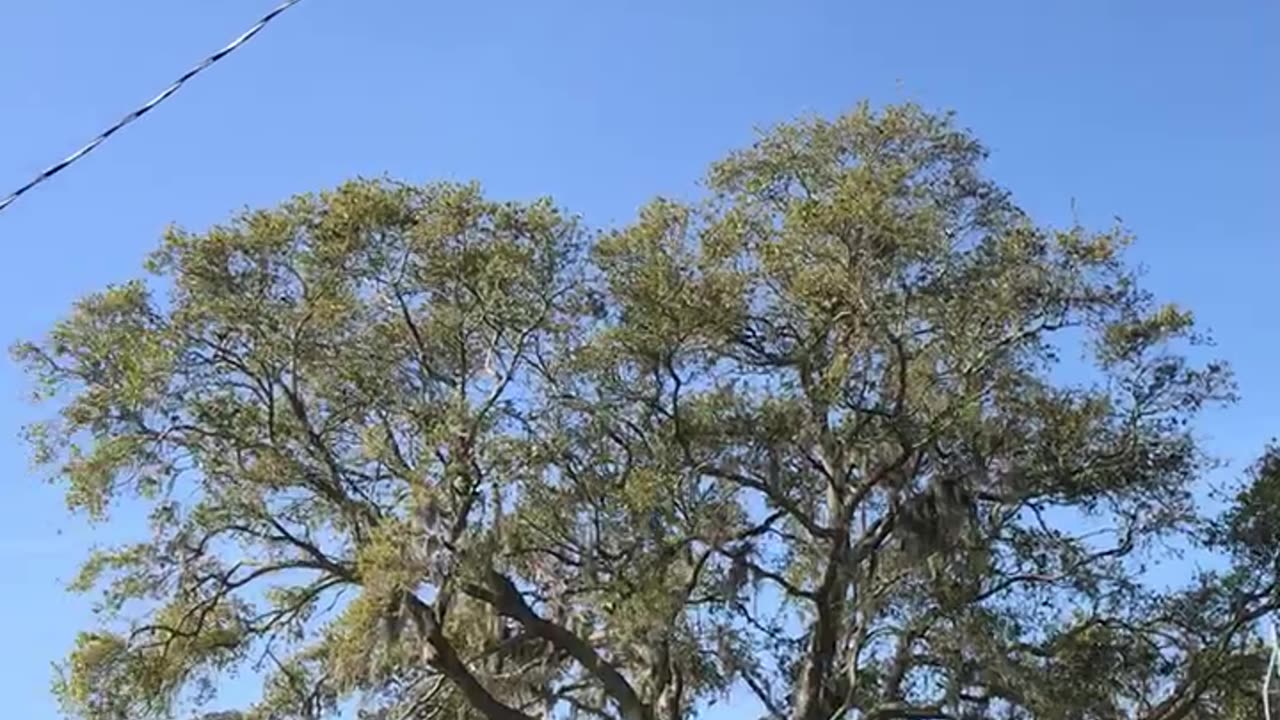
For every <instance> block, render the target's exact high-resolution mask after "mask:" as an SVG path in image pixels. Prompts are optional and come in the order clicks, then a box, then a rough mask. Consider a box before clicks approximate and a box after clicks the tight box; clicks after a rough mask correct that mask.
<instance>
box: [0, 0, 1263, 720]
mask: <svg viewBox="0 0 1280 720" xmlns="http://www.w3.org/2000/svg"><path fill="white" fill-rule="evenodd" d="M271 3H272V0H217V1H216V2H215V1H214V0H199V1H196V0H189V1H186V2H173V0H167V1H161V0H116V1H115V2H89V1H88V0H39V1H38V2H37V1H35V0H27V1H25V2H24V1H21V0H10V1H9V2H6V3H4V4H3V12H2V14H0V68H3V70H0V194H3V193H7V192H8V191H9V190H10V189H11V188H10V186H16V185H18V184H20V183H21V182H24V181H25V180H26V179H27V178H28V176H29V175H31V174H32V173H34V172H36V171H38V170H39V169H41V168H42V167H44V166H45V165H47V164H49V163H50V162H52V161H53V160H55V159H57V158H60V157H61V156H62V155H65V154H66V153H67V152H69V151H70V150H72V149H74V148H75V147H76V146H78V145H79V144H80V143H82V142H84V141H85V140H87V139H88V138H89V137H91V136H92V135H93V134H95V133H96V132H98V131H99V130H100V129H102V128H103V127H105V126H106V125H107V124H109V123H110V122H112V121H114V120H115V119H116V118H117V117H118V116H119V115H121V114H123V113H124V112H126V111H128V110H130V109H132V108H133V107H134V106H135V105H136V104H137V103H139V102H141V101H142V100H144V99H146V98H148V97H150V96H151V95H152V94H154V93H155V92H156V91H158V90H159V89H160V88H161V87H163V86H164V85H166V84H167V83H168V82H169V81H170V80H171V79H172V78H173V77H174V76H175V75H176V74H177V73H178V72H180V71H182V70H184V69H185V68H186V67H188V66H189V65H190V64H191V63H193V62H194V61H195V60H197V59H198V58H200V57H203V55H205V54H206V53H207V52H209V51H211V50H213V49H215V48H216V47H219V46H221V45H222V44H223V43H225V42H226V41H227V40H229V39H230V38H231V37H233V36H235V35H236V34H238V33H239V32H241V31H242V30H243V29H244V27H245V26H247V25H248V24H249V23H250V22H252V21H253V20H254V19H256V18H257V16H259V15H260V14H261V13H262V12H263V11H265V10H266V9H267V8H268V7H269V6H270V5H271ZM1278 37H1280V4H1277V3H1275V2H1271V1H1270V0H1251V1H1250V0H1219V1H1218V2H1209V1H1208V0H1194V1H1193V0H1166V1H1163V2H1157V1H1156V0H1133V1H1130V2H1114V1H1112V0H1091V1H1087V2H1086V1H1071V2H1068V1H1067V0H1059V1H1058V2H1028V1H1027V0H1008V1H1006V2H974V3H958V2H854V1H852V0H846V1H844V2H835V1H832V2H825V3H824V2H802V1H800V0H790V1H788V2H757V1H754V0H751V1H748V0H698V1H696V2H689V1H688V0H685V1H684V2H676V1H674V0H660V1H659V0H648V1H647V2H640V1H639V0H631V1H629V2H623V1H622V0H613V1H608V2H565V1H559V0H544V1H543V2H527V1H526V2H515V1H512V2H477V3H461V2H413V1H411V0H361V1H360V2H355V1H351V0H348V1H347V2H339V1H338V0H306V1H305V2H303V3H301V4H300V5H299V6H297V7H295V8H294V9H293V10H291V11H289V12H288V13H286V14H285V15H284V16H282V17H281V18H279V19H278V20H277V22H275V23H273V24H272V25H271V26H270V27H268V28H267V30H266V31H265V32H263V33H262V34H261V35H259V36H258V37H257V38H255V39H254V40H253V41H252V42H251V43H250V44H249V45H248V46H246V47H245V48H243V49H242V50H241V51H239V52H237V53H235V54H234V55H232V56H230V57H229V58H227V59H226V60H224V61H223V62H222V63H219V64H218V65H216V66H214V67H213V68H212V69H211V70H209V71H208V72H206V73H204V74H203V75H201V76H200V77H198V78H197V79H196V80H195V81H193V82H192V83H190V84H189V85H188V86H187V87H186V88H185V89H184V90H183V91H182V92H181V93H179V94H178V95H177V96H176V97H174V98H173V99H171V100H170V101H169V102H167V103H165V104H164V105H162V106H161V107H160V108H159V109H158V110H156V111H155V112H154V113H152V114H151V115H148V116H146V117H144V118H143V119H142V120H141V121H139V122H138V123H136V124H134V125H133V126H131V127H130V128H128V129H127V130H126V131H124V132H123V133H121V134H120V135H117V136H116V137H115V138H114V139H112V140H111V141H109V142H108V143H107V144H106V145H104V146H103V147H102V148H101V149H99V150H98V151H97V152H96V153H94V154H93V155H91V156H90V157H89V158H88V159H86V160H84V161H82V162H80V163H78V164H77V165H75V166H73V167H71V168H70V169H69V170H67V171H66V172H64V173H63V174H62V175H60V176H58V177H57V178H55V179H54V180H53V181H51V182H50V183H48V184H46V185H44V186H42V187H41V188H39V189H37V190H36V191H34V192H32V193H30V194H28V195H27V196H25V197H24V198H22V199H21V200H20V201H19V202H18V203H16V204H15V205H14V206H12V207H11V208H10V209H9V210H8V211H6V212H4V213H0V252H2V253H3V258H4V261H3V262H0V307H3V311H0V339H3V340H4V341H5V343H8V342H11V341H14V340H17V339H22V338H29V337H31V336H33V335H36V334H39V333H41V332H43V331H44V330H45V329H46V328H47V327H48V326H49V325H50V324H51V323H52V322H53V321H54V320H55V319H56V318H57V317H59V316H60V315H61V314H62V313H63V312H64V311H65V310H66V309H67V307H68V306H69V304H70V303H71V302H72V300H73V299H74V298H76V297H77V296H80V295H82V294H84V293H86V292H88V291H91V290H94V289H97V288H100V287H102V286H103V285H104V284H106V283H108V282H113V281H120V280H124V279H127V278H129V277H132V276H134V275H136V274H137V272H138V268H139V264H140V262H141V260H142V258H143V255H144V254H145V253H146V252H147V251H148V250H150V249H151V248H152V247H154V246H155V244H156V242H157V241H158V237H159V233H160V231H161V230H162V229H163V228H164V226H165V225H167V224H169V223H178V224H181V225H184V226H187V227H190V228H192V229H199V228H203V227H205V226H206V225H207V224H209V223H211V222H216V221H219V220H221V219H223V218H225V217H226V216H227V215H228V214H229V213H230V212H231V211H234V210H236V209H238V208H241V207H243V206H245V205H261V204H267V203H273V202H275V201H277V200H280V199H283V198H285V197H287V196H288V195H290V194H293V193H296V192H301V191H306V190H312V189H320V188H323V187H327V186H331V185H333V184H336V183H338V182H340V181H341V180H343V179H345V178H348V177H351V176H353V175H358V174H363V175H378V174H382V173H390V174H392V175H395V176H398V177H401V178H404V179H409V180H428V179H440V178H443V179H456V180H470V179H478V180H480V181H481V182H483V183H484V185H485V186H486V188H487V189H488V190H489V191H490V193H491V194H493V195H495V196H498V197H503V198H519V199H527V198H531V197H534V196H539V195H544V194H549V195H551V196H553V197H555V198H556V199H557V200H558V201H559V202H560V203H561V204H563V205H564V206H566V207H568V208H570V209H572V210H575V211H578V212H581V213H582V214H584V215H585V217H586V219H587V220H588V221H589V222H591V223H593V224H596V225H610V224H616V223H623V222H626V221H627V220H628V218H630V217H631V216H632V214H633V212H634V211H635V209H636V208H637V207H638V206H639V205H640V204H642V203H643V202H644V201H646V200H647V199H649V198H650V197H652V196H653V195H655V194H659V193H661V194H666V195H675V196H687V197H691V196H694V195H695V194H696V193H697V191H698V190H697V181H698V179H699V178H700V176H701V174H702V173H703V171H704V169H705V167H706V165H707V164H708V163H709V162H710V161H712V160H714V159H716V158H717V157H718V156H720V155H721V154H722V153H724V152H725V151H726V150H728V149H731V148H733V147H735V146H739V145H742V144H744V143H746V142H749V141H750V138H751V133H752V129H753V128H754V127H757V126H761V125H767V124H770V123H773V122H776V121H780V120H784V119H788V118H791V117H794V116H796V115H799V114H803V113H812V112H816V113H822V114H833V113H836V112H839V111H841V110H843V109H846V108H848V107H850V106H851V105H853V104H854V103H855V102H857V101H858V100H860V99H863V98H869V99H870V100H872V101H873V102H876V103H885V102H893V101H900V100H915V101H917V102H920V103H921V104H923V105H925V106H927V107H930V108H935V109H953V110H955V111H956V112H957V113H958V117H959V122H960V123H961V124H962V125H965V126H968V127H969V128H971V129H972V130H974V131H975V132H976V133H977V134H978V135H979V136H980V137H981V138H982V139H983V140H984V141H985V142H986V143H987V144H988V145H989V146H990V147H991V149H992V151H993V156H992V159H991V162H990V166H989V167H990V171H991V173H992V174H993V175H994V176H995V177H996V178H997V179H998V180H1000V181H1002V182H1003V183H1004V184H1006V185H1007V186H1009V187H1010V188H1012V189H1013V190H1014V192H1015V194H1016V196H1017V197H1018V198H1019V200H1020V202H1021V203H1022V204H1023V206H1024V207H1026V208H1027V209H1028V210H1030V211H1031V212H1032V213H1033V214H1034V215H1035V216H1036V217H1037V218H1039V219H1041V220H1043V221H1046V222H1052V223H1064V222H1067V221H1068V220H1069V219H1070V218H1071V203H1072V200H1073V199H1074V201H1075V208H1076V213H1077V215H1078V216H1079V217H1080V218H1081V219H1082V220H1083V221H1085V222H1086V223H1089V224H1095V225H1100V226H1105V225H1109V224H1110V223H1111V222H1112V218H1113V217H1114V216H1119V217H1121V218H1122V219H1123V221H1124V223H1125V224H1126V225H1127V226H1128V227H1129V228H1131V229H1132V230H1133V231H1134V232H1135V233H1136V234H1137V235H1138V237H1139V245H1138V248H1137V250H1136V252H1135V255H1136V258H1137V259H1138V260H1140V261H1141V262H1142V263H1144V264H1145V265H1146V266H1147V267H1148V268H1149V271H1150V274H1149V278H1150V284H1151V285H1152V287H1153V288H1155V289H1156V290H1157V291H1159V292H1160V293H1162V294H1163V295H1165V296H1167V297H1169V298H1172V299H1175V300H1178V301H1181V302H1184V303H1185V304H1187V305H1188V306H1190V307H1191V308H1192V309H1194V310H1196V311H1197V313H1198V316H1199V317H1200V319H1201V320H1202V321H1203V322H1204V323H1206V324H1207V325H1208V326H1209V327H1211V328H1212V329H1213V331H1214V334H1215V336H1216V338H1217V340H1218V344H1219V347H1218V351H1219V353H1220V355H1221V356H1222V357H1224V358H1226V359H1228V360H1230V361H1232V362H1233V363H1234V365H1235V367H1236V369H1237V372H1238V375H1239V380H1240V384H1241V390H1242V392H1243V396H1244V400H1243V402H1242V403H1240V404H1239V405H1237V406H1235V407H1233V408H1231V409H1229V410H1226V411H1221V412H1217V413H1214V414H1213V415H1211V416H1209V417H1207V418H1206V421H1205V422H1204V424H1203V426H1202V430H1203V432H1204V434H1205V435H1206V437H1207V438H1208V440H1209V442H1210V446H1211V447H1212V448H1213V449H1215V450H1216V451H1217V452H1219V453H1220V454H1221V455H1223V456H1224V457H1226V458H1228V459H1230V460H1232V461H1233V467H1234V469H1235V470H1237V471H1238V470H1239V469H1240V468H1241V466H1243V465H1246V464H1247V463H1248V461H1249V460H1250V458H1251V457H1252V456H1253V455H1255V454H1256V453H1257V452H1258V450H1259V449H1260V448H1261V447H1262V445H1263V443H1264V442H1265V441H1266V440H1267V439H1268V438H1270V437H1271V436H1272V435H1273V434H1276V433H1280V378H1278V377H1277V372H1280V365H1278V364H1277V363H1276V359H1275V358H1276V352H1277V350H1280V292H1277V287H1276V283H1278V282H1280V242H1277V237H1276V232H1277V227H1280V223H1278V222H1277V221H1278V220H1280V84H1278V81H1277V76H1278V75H1277V71H1280V42H1277V38H1278ZM24 391H25V384H24V381H23V379H22V378H21V377H20V376H19V374H18V373H17V372H16V369H15V367H14V366H13V364H12V363H11V362H7V361H4V362H2V363H0V481H2V482H3V485H0V564H2V566H3V568H4V570H3V572H0V648H3V650H0V698H3V699H4V705H5V708H4V715H5V716H6V717H12V718H20V719H22V720H28V719H30V720H42V719H44V718H54V717H57V714H56V707H55V705H54V704H53V702H52V701H51V700H50V699H49V697H48V693H47V686H48V680H49V677H50V672H49V664H50V662H52V661H54V660H55V659H57V658H59V657H60V656H62V654H63V653H64V652H65V651H66V649H67V648H68V647H69V644H70V642H71V640H72V638H73V636H74V633H75V631H76V629H77V628H79V627H82V626H84V625H86V624H87V623H88V622H89V620H90V615H89V613H88V601H87V600H85V599H83V598H74V597H70V596H67V595H65V594H64V593H63V590H62V583H63V582H64V581H65V579H66V578H67V577H68V576H69V575H70V574H71V572H72V571H73V568H74V566H75V563H76V560H77V558H79V557H80V556H81V555H82V554H83V552H84V550H85V548H86V547H87V545H88V544H89V543H91V542H94V541H100V540H102V539H104V538H107V537H108V535H107V534H104V533H101V532H100V533H91V532H89V531H86V530H85V529H83V528H82V527H81V526H80V524H79V522H78V521H77V520H70V519H68V518H67V516H66V515H65V513H64V511H63V505H62V500H61V497H60V495H59V494H58V492H57V490H56V489H55V488H52V487H50V486H48V485H44V484H41V483H40V482H39V478H37V477H35V476H33V475H32V473H31V472H30V470H29V468H28V465H27V456H26V452H25V449H24V448H23V447H22V446H21V445H20V444H19V442H18V440H17V433H18V429H19V427H20V425H21V424H22V423H23V422H24V421H25V420H26V419H29V418H30V417H32V413H33V408H32V407H31V406H30V404H29V403H27V402H26V401H25V392H24ZM728 714H729V715H730V716H732V713H728Z"/></svg>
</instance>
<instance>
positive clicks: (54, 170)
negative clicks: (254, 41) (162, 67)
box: [0, 0, 302, 212]
mask: <svg viewBox="0 0 1280 720" xmlns="http://www.w3.org/2000/svg"><path fill="white" fill-rule="evenodd" d="M300 2H302V0H285V1H284V2H282V3H280V4H279V5H277V6H276V7H275V9H274V10H272V11H271V12H269V13H267V14H266V15H263V16H262V19H261V20H259V21H258V22H256V23H254V24H253V26H252V27H250V28H249V29H248V30H246V31H244V33H242V34H241V35H240V37H237V38H236V39H235V40H232V41H231V42H229V43H227V45H226V46H225V47H223V48H222V49H221V50H219V51H217V52H215V53H214V54H212V55H210V56H209V57H207V58H205V59H204V60H202V61H200V63H199V64H198V65H196V66H195V67H193V68H191V69H190V70H188V71H186V72H185V73H183V74H182V76H181V77H179V78H178V79H177V80H175V81H173V84H172V85H170V86H169V87H167V88H165V89H164V90H163V91H162V92H161V93H160V94H159V95H156V96H155V97H153V98H151V99H150V100H148V101H147V102H146V103H145V104H143V105H142V107H139V108H138V109H137V110H134V111H133V112H131V113H129V114H128V115H125V116H124V117H122V118H120V119H119V120H118V121H117V122H116V124H115V125H112V126H111V127H109V128H107V129H106V130H105V131H103V132H102V134H100V135H98V136H97V137H95V138H94V139H92V140H90V141H89V142H88V143H86V144H85V145H84V147H82V148H80V149H79V150H76V151H75V152H73V153H71V154H70V155H68V156H66V157H65V158H63V159H62V160H61V161H59V162H57V163H55V164H54V165H50V166H49V167H48V168H46V169H45V170H44V172H42V173H40V174H39V175H36V176H35V177H34V178H32V179H31V181H30V182H28V183H27V184H26V185H23V186H22V187H20V188H18V189H17V190H14V191H13V192H12V193H9V195H8V196H6V197H5V198H4V199H3V200H0V212H2V211H4V209H5V208H7V207H9V206H10V205H12V204H13V201H15V200H17V199H18V198H19V197H21V196H22V195H23V194H24V193H26V192H27V191H28V190H31V189H32V188H34V187H35V186H37V185H39V184H40V183H42V182H44V181H45V180H48V179H49V178H51V177H53V176H54V175H57V174H58V173H60V172H62V171H63V170H65V169H66V168H67V166H68V165H71V164H72V163H74V162H75V161H77V160H79V159H80V158H82V157H84V156H85V155H88V154H89V153H91V152H93V151H94V150H95V149H96V148H97V147H98V146H99V145H101V144H102V143H103V142H105V141H106V139H107V138H109V137H111V136H112V135H114V134H116V133H117V132H118V131H119V130H120V129H121V128H123V127H124V126H126V125H128V124H129V123H131V122H133V121H134V120H137V119H138V118H140V117H142V116H143V115H146V114H147V113H148V112H150V111H151V110H152V108H154V107H155V106H157V105H159V104H160V103H162V102H164V101H165V100H167V99H169V96H170V95H173V94H174V93H176V92H178V89H179V88H181V87H182V86H183V84H184V83H186V82H187V81H188V80H190V79H191V78H193V77H195V76H196V75H199V74H200V73H201V72H202V71H203V70H204V69H205V68H207V67H209V66H210V65H212V64H214V63H216V62H218V61H219V60H221V59H222V58H224V57H226V56H227V55H230V54H231V53H232V52H234V51H235V50H236V48H238V47H240V46H241V45H243V44H245V43H246V42H248V41H249V38H252V37H253V36H254V35H257V34H258V33H259V32H261V30H262V28H264V27H266V26H267V23H269V22H271V21H272V20H274V19H275V18H276V16H277V15H279V14H280V13H283V12H284V11H285V10H288V9H289V8H291V7H293V6H294V5H297V4H298V3H300Z"/></svg>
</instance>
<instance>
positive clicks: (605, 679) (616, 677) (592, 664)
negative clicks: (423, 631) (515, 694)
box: [465, 571, 653, 720]
mask: <svg viewBox="0 0 1280 720" xmlns="http://www.w3.org/2000/svg"><path fill="white" fill-rule="evenodd" d="M488 580H489V587H488V588H484V587H479V586H476V585H468V586H466V588H465V592H466V593H467V594H468V595H471V596H472V597H475V598H477V599H479V600H482V601H484V602H487V603H489V604H490V605H492V606H493V607H494V609H496V610H497V611H498V613H499V614H501V615H503V616H505V617H509V618H511V619H513V620H515V621H516V622H519V623H520V624H521V625H523V626H524V628H525V630H527V631H528V632H529V633H531V634H532V635H535V636H537V637H540V638H542V639H543V640H546V641H547V642H549V643H551V644H552V645H554V646H555V647H556V648H558V649H560V650H563V651H564V652H567V653H568V654H569V655H570V656H572V657H573V659H575V660H577V661H578V662H579V663H580V664H581V665H582V666H583V667H584V668H586V669H587V671H588V672H590V673H591V674H592V675H593V676H594V677H595V678H596V679H597V680H599V681H600V683H601V684H602V685H603V686H604V689H605V692H607V693H608V694H609V696H610V697H612V698H613V699H614V700H615V701H616V702H617V703H618V706H619V707H620V708H621V709H622V716H623V718H625V720H653V712H652V710H651V709H650V707H649V706H648V705H646V704H645V703H644V702H643V701H642V700H641V699H640V696H639V694H637V693H636V691H635V688H633V687H631V683H630V682H628V681H627V679H626V678H625V677H623V676H622V673H620V672H618V669H617V668H615V667H614V666H613V664H612V663H610V662H609V661H607V660H605V659H604V658H602V657H600V654H599V653H597V652H596V650H595V648H593V647H591V646H590V645H589V644H587V643H586V642H585V641H584V640H583V639H582V638H580V637H578V636H577V635H576V634H574V633H573V632H572V631H570V630H569V629H568V628H566V627H564V626H563V625H560V624H558V623H555V622H552V621H550V620H546V619H544V618H543V617H541V616H539V615H538V614H537V613H536V612H534V610H533V608H531V607H529V604H528V603H527V602H525V600H524V598H523V597H521V595H520V592H519V591H518V590H517V589H516V587H515V585H514V584H513V583H512V582H511V580H510V579H508V578H507V577H506V576H504V575H502V574H501V573H498V572H496V571H491V572H490V573H489V578H488Z"/></svg>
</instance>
